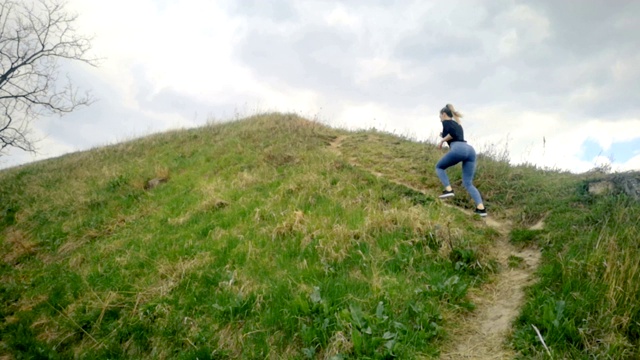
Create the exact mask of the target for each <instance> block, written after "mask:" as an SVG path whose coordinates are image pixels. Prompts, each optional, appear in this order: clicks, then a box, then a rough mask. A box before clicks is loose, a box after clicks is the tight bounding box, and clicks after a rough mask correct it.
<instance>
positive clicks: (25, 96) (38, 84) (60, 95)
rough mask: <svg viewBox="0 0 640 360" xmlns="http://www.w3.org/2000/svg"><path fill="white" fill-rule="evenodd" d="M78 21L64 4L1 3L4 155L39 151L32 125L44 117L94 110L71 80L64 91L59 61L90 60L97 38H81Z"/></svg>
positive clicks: (49, 0)
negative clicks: (10, 151) (6, 151)
mask: <svg viewBox="0 0 640 360" xmlns="http://www.w3.org/2000/svg"><path fill="white" fill-rule="evenodd" d="M76 19H77V16H76V15H75V14H69V13H67V12H66V10H65V3H64V2H59V0H0V156H2V151H3V150H4V149H6V148H11V147H13V148H18V149H22V150H24V151H32V152H33V151H35V147H34V144H33V140H32V139H31V138H30V129H31V127H30V125H31V122H32V121H35V120H36V119H37V118H39V117H40V116H44V115H50V114H60V115H62V114H64V113H69V112H72V111H74V110H75V109H77V108H78V107H79V106H85V105H89V104H90V103H91V102H92V101H93V99H92V97H91V95H90V94H89V93H88V92H86V93H83V94H80V93H79V92H78V89H76V88H75V87H74V86H73V84H72V82H71V80H70V79H68V78H67V83H65V84H64V85H63V86H59V84H58V83H59V82H58V71H59V65H58V61H59V60H60V61H80V62H84V63H86V64H89V65H91V66H95V65H96V62H97V60H96V59H94V58H90V57H89V51H90V50H91V39H90V38H87V37H83V36H80V35H78V34H77V33H76V29H75V28H74V26H73V25H74V23H75V22H76Z"/></svg>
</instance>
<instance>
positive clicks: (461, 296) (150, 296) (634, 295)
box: [0, 114, 640, 359]
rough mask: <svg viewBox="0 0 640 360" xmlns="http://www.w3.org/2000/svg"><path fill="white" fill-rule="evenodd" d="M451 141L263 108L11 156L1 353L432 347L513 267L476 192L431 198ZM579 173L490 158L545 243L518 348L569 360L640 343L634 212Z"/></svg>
mask: <svg viewBox="0 0 640 360" xmlns="http://www.w3.org/2000/svg"><path fill="white" fill-rule="evenodd" d="M338 139H339V140H340V148H339V150H338V151H336V149H335V148H334V146H332V145H335V144H336V141H337V140H338ZM441 155H442V152H440V151H438V150H437V149H436V148H435V146H434V145H432V144H426V143H418V142H415V141H411V140H410V139H405V138H402V137H398V136H395V135H391V134H386V133H381V132H377V131H375V130H371V131H360V132H347V131H343V130H339V129H332V128H328V127H326V126H323V125H321V124H318V123H315V122H311V121H308V120H305V119H302V118H299V117H297V116H295V115H283V114H264V115H259V116H254V117H251V118H247V119H244V120H240V121H235V122H231V123H225V124H217V125H211V126H207V127H203V128H199V129H193V130H184V131H175V132H169V133H164V134H159V135H154V136H150V137H147V138H143V139H139V140H135V141H131V142H127V143H122V144H118V145H115V146H109V147H104V148H99V149H94V150H91V151H87V152H81V153H76V154H72V155H68V156H64V157H61V158H57V159H53V160H48V161H44V162H39V163H36V164H31V165H27V166H22V167H19V168H14V169H8V170H4V171H1V172H0V358H3V359H5V358H6V359H21V358H52V359H57V358H60V359H62V358H87V359H107V358H109V359H115V358H136V359H169V358H177V359H196V358H198V359H235V358H246V359H253V358H274V359H278V358H299V359H304V358H327V359H329V358H333V359H340V358H345V359H346V358H354V359H355V358H358V359H362V358H392V357H398V358H434V357H438V356H439V354H440V352H441V351H442V349H443V348H445V347H447V344H449V343H451V342H452V341H456V339H455V338H454V337H453V334H454V333H455V331H453V330H454V329H456V327H457V326H459V324H460V323H461V322H463V321H465V319H469V318H472V317H473V314H474V311H475V309H476V305H477V304H476V303H475V302H474V296H471V295H470V294H471V293H481V292H482V291H483V288H484V286H485V285H487V284H491V283H492V282H494V281H495V278H496V276H498V274H500V273H503V272H505V271H508V269H507V268H505V267H504V266H501V265H500V264H499V263H497V262H496V259H495V258H494V257H493V256H492V253H491V252H490V251H489V250H488V249H490V248H491V246H493V245H492V244H494V243H495V241H496V239H498V238H499V237H501V236H502V235H501V234H500V232H499V231H497V230H496V229H494V228H492V227H490V226H487V225H486V224H485V222H484V221H482V220H481V219H479V218H475V217H472V216H469V215H467V214H466V213H464V212H462V211H460V209H470V208H472V205H471V200H470V199H469V198H468V197H467V196H466V194H465V193H464V191H458V192H457V194H456V198H455V200H454V201H453V202H452V204H453V205H454V207H450V206H445V204H443V203H442V202H440V201H439V200H437V194H438V193H439V192H440V191H441V189H440V185H439V184H438V180H437V177H436V176H435V174H434V170H433V168H434V166H435V162H436V161H437V159H438V158H439V157H440V156H441ZM450 175H451V177H452V180H453V182H454V187H455V188H456V189H460V190H461V189H462V186H461V180H460V169H459V168H457V169H452V170H451V171H450ZM154 178H160V179H163V180H164V181H163V182H162V183H160V184H159V185H158V186H157V187H153V188H149V187H148V186H147V182H148V181H149V180H150V179H154ZM586 181H588V178H587V177H586V176H584V175H572V174H568V173H562V172H558V171H549V170H540V169H536V168H535V167H533V166H518V167H513V166H510V165H509V164H508V162H507V161H506V159H505V157H504V156H503V155H501V154H484V155H482V156H481V157H480V160H479V168H478V174H477V180H476V185H477V187H478V188H479V189H480V191H481V192H482V194H483V196H484V197H485V198H486V204H487V207H488V209H489V212H490V216H491V217H492V218H494V219H496V220H498V221H503V222H505V223H509V224H511V225H510V228H509V229H510V232H509V238H510V240H511V242H512V244H514V245H515V246H522V247H525V246H527V247H535V248H537V249H540V251H541V252H542V256H543V258H542V259H543V260H542V264H541V265H540V267H539V269H538V272H537V274H536V275H537V281H536V283H535V285H533V286H531V287H529V288H528V290H527V293H526V300H525V304H524V305H523V306H522V309H521V314H520V316H519V317H518V318H517V319H516V321H515V323H514V328H513V329H514V330H513V332H512V335H511V336H510V337H509V338H508V339H506V346H507V347H510V348H512V349H513V350H514V352H515V353H518V354H519V355H517V356H518V357H521V358H527V359H531V358H534V359H535V358H539V359H543V358H547V357H546V356H548V355H547V350H546V349H545V348H544V346H543V344H542V343H541V342H540V340H539V338H538V336H537V335H536V332H535V331H534V329H533V327H532V325H533V326H535V327H536V328H537V329H539V330H540V333H541V336H542V337H543V339H544V340H545V343H546V345H547V346H548V348H549V351H550V352H551V353H552V354H553V357H554V358H589V357H594V358H614V359H626V358H637V357H639V356H640V352H639V351H638V348H639V346H640V278H639V277H640V271H639V269H638V268H639V267H640V260H639V259H640V256H639V255H640V249H639V247H638V243H637V241H638V235H637V234H638V230H639V225H638V219H640V206H639V205H638V204H637V203H634V202H632V201H631V200H630V199H628V198H627V197H626V196H624V195H615V194H614V195H610V196H603V197H593V196H591V195H589V194H588V192H587V191H586V189H585V184H586ZM540 221H544V224H545V227H544V229H542V230H530V226H531V225H533V224H536V223H539V222H540ZM514 263H515V265H514V266H517V259H514Z"/></svg>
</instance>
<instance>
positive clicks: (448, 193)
mask: <svg viewBox="0 0 640 360" xmlns="http://www.w3.org/2000/svg"><path fill="white" fill-rule="evenodd" d="M461 118H462V114H461V113H459V112H457V111H456V110H455V109H454V107H453V105H451V104H447V105H446V106H445V107H444V108H442V110H440V121H442V134H441V136H442V141H440V144H439V145H438V149H442V145H443V144H444V143H445V142H446V143H447V144H449V152H448V153H447V154H446V155H444V156H443V157H442V159H440V161H438V163H437V164H436V174H438V178H440V181H441V182H442V185H444V191H443V192H442V195H440V199H446V198H449V197H452V196H454V193H453V189H452V188H451V184H450V183H449V177H448V176H447V173H446V171H445V170H446V169H447V168H449V167H451V166H453V165H455V164H457V163H459V162H462V184H463V185H464V187H465V188H466V189H467V192H468V193H469V195H471V197H472V198H473V201H475V203H476V209H475V211H474V212H475V213H476V214H478V215H480V216H482V217H484V216H487V210H486V209H485V208H484V204H483V203H482V197H481V196H480V192H479V191H478V189H476V187H475V186H473V176H474V174H475V171H476V151H475V150H474V148H473V147H472V146H471V145H469V144H467V142H466V141H465V140H464V131H463V130H462V126H461V125H460V119H461Z"/></svg>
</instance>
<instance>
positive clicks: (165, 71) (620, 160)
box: [0, 0, 640, 172]
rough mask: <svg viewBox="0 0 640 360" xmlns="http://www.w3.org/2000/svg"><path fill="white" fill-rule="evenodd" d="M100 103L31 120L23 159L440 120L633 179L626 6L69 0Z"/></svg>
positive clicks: (519, 158) (635, 142) (639, 50)
mask: <svg viewBox="0 0 640 360" xmlns="http://www.w3.org/2000/svg"><path fill="white" fill-rule="evenodd" d="M67 7H68V9H69V10H70V11H71V12H75V13H77V14H78V15H79V18H78V22H77V29H78V31H79V32H80V33H82V34H86V35H88V36H93V37H94V40H93V53H94V54H95V55H96V56H98V57H101V58H103V60H102V61H101V63H100V66H99V67H97V68H92V67H89V66H87V65H85V64H80V63H79V64H65V65H64V68H63V70H64V71H65V72H68V73H69V75H70V76H71V77H72V78H73V80H74V82H75V83H76V84H77V85H79V86H81V87H82V88H84V89H90V90H91V91H92V93H93V95H94V96H95V97H96V98H97V99H98V101H97V102H95V103H94V104H93V105H91V106H90V107H86V108H82V109H80V110H77V111H76V112H74V113H72V114H70V115H67V116H64V117H62V118H59V117H50V118H41V119H40V120H39V121H38V122H36V123H35V124H34V125H35V128H34V135H35V136H36V137H38V138H40V139H41V141H40V142H39V143H38V148H39V153H38V154H37V155H36V156H33V155H30V154H25V153H23V152H20V151H12V152H10V153H9V154H8V155H5V156H2V157H0V167H8V166H14V165H17V164H21V163H25V162H29V161H34V160H38V159H44V158H48V157H53V156H59V155H61V154H64V153H68V152H73V151H79V150H85V149H90V148H93V147H97V146H103V145H107V144H113V143H116V142H119V141H123V140H128V139H131V138H134V137H138V136H143V135H146V134H149V133H153V132H158V131H164V130H167V129H173V128H187V127H193V126H201V125H203V124H205V123H207V122H208V121H213V120H215V121H226V120H229V119H233V118H235V117H237V116H241V117H242V116H246V115H251V114H254V113H256V112H264V111H283V112H296V113H298V114H300V115H302V116H305V117H308V118H316V119H318V120H320V121H322V122H324V123H326V124H329V125H331V126H336V127H343V128H348V129H359V128H371V127H375V128H377V129H381V130H386V131H390V132H395V133H398V134H402V135H406V136H410V137H412V138H414V139H416V140H435V139H436V136H437V134H438V133H439V132H440V130H441V127H440V122H439V119H438V111H439V109H440V108H442V107H443V106H444V104H446V103H453V104H454V105H456V107H457V108H458V109H460V110H461V111H462V112H463V113H464V114H465V118H464V119H463V126H464V127H465V135H466V138H467V139H468V141H469V142H470V143H471V144H472V145H474V146H475V147H476V149H478V150H480V151H484V150H486V149H488V148H494V149H498V150H500V151H503V150H506V151H508V153H509V154H510V158H511V161H512V163H514V164H516V163H522V162H528V163H533V164H536V165H539V166H544V167H553V168H559V169H566V170H571V171H574V172H582V171H586V170H589V169H591V168H593V167H594V165H599V164H602V163H607V162H612V166H613V168H614V169H617V170H631V169H636V170H640V65H639V64H640V38H639V37H638V34H640V21H637V18H638V17H639V16H640V2H639V1H631V0H629V1H622V0H602V1H592V0H580V1H578V0H573V1H572V0H566V1H556V0H542V1H527V2H525V1H514V0H498V1H490V2H489V1H480V0H458V1H435V0H432V1H426V0H420V1H381V0H367V1H365V0H352V1H348V2H347V1H342V2H341V1H320V0H318V1H306V0H304V1H302V0H299V1H293V0H287V1H285V0H280V1H275V0H274V1H263V0H243V1H223V0H219V1H213V0H111V1H108V2H107V1H95V0H68V3H67Z"/></svg>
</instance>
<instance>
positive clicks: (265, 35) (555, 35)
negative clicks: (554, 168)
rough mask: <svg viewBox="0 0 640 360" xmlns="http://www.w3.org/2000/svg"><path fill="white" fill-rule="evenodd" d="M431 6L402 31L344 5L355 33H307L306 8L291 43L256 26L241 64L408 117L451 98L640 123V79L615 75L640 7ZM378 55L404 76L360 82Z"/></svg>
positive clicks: (632, 42) (269, 77) (380, 11)
mask: <svg viewBox="0 0 640 360" xmlns="http://www.w3.org/2000/svg"><path fill="white" fill-rule="evenodd" d="M280 4H281V3H280ZM404 4H405V5H406V4H407V3H404ZM430 5H432V6H431V7H429V6H425V7H424V9H423V8H417V9H410V10H412V11H415V12H416V13H414V14H409V15H412V16H410V18H408V19H407V20H406V23H403V22H402V21H403V20H402V19H401V18H399V14H403V15H407V14H406V13H403V11H408V10H406V9H403V8H402V7H401V6H400V5H397V3H396V4H394V5H387V6H388V7H385V6H384V5H382V4H376V5H372V6H370V7H367V6H366V5H363V4H361V3H349V4H344V3H343V4H342V6H344V7H345V8H346V9H347V10H348V11H349V12H350V13H352V14H358V15H360V18H361V19H363V20H362V21H363V24H362V26H361V27H360V28H359V29H356V30H354V29H343V28H340V27H333V26H329V25H325V24H324V23H322V22H317V21H316V22H313V23H306V22H305V21H304V20H303V19H308V18H309V17H306V18H305V16H304V15H307V16H308V15H309V14H303V13H300V11H302V10H301V9H300V8H298V9H297V11H298V13H297V15H296V17H295V18H289V20H288V21H289V25H291V24H293V25H294V26H293V27H294V28H295V29H296V30H295V31H292V32H291V33H289V34H287V33H284V32H283V31H281V30H282V29H274V28H271V27H270V26H272V25H273V24H271V25H269V24H266V23H263V22H255V23H251V22H250V23H249V31H248V33H247V36H246V37H245V38H244V39H243V40H242V41H241V43H240V44H239V46H238V50H237V56H238V59H239V61H241V62H242V63H243V64H245V65H247V66H248V67H250V68H251V69H253V71H254V74H255V75H256V76H257V77H258V78H261V79H264V80H266V81H269V82H272V81H273V82H276V83H278V82H280V83H286V84H287V85H289V86H295V87H299V88H307V89H312V90H315V91H318V92H319V93H320V94H322V95H323V96H324V98H325V99H326V101H327V102H334V101H336V100H339V99H345V98H347V99H349V100H351V101H356V102H363V101H366V102H369V101H373V102H376V103H380V104H381V105H389V106H392V107H411V106H417V105H419V104H422V103H424V101H425V99H431V98H433V99H436V98H437V99H441V98H443V99H444V98H447V99H457V100H456V101H459V102H461V103H466V104H472V105H473V104H477V105H488V104H510V105H513V106H517V107H522V108H527V109H535V110H544V111H550V112H554V111H566V112H572V113H575V114H576V117H577V118H581V117H584V116H588V115H589V114H591V115H593V114H600V112H601V111H603V110H602V109H610V110H609V111H610V113H609V115H611V116H612V117H615V116H621V115H623V114H630V113H633V112H636V113H637V111H638V109H639V102H638V101H637V100H638V99H637V95H634V94H637V93H638V88H637V84H638V83H639V82H640V79H639V78H637V77H638V75H637V74H638V73H637V72H636V73H635V74H629V77H631V79H627V80H625V81H621V80H620V79H617V78H615V77H614V75H613V72H612V67H613V65H614V62H615V61H616V60H617V59H619V58H620V57H628V56H639V51H640V50H639V41H638V40H637V39H636V38H635V37H636V34H638V33H640V25H639V24H640V22H637V21H634V20H633V17H634V16H635V15H637V14H640V3H637V2H636V3H633V2H605V1H589V2H580V3H579V4H577V3H575V2H557V1H550V0H547V1H542V2H534V3H530V2H515V3H514V2H511V1H502V2H499V3H493V2H492V3H480V4H478V3H475V2H474V3H468V2H465V1H460V2H458V3H457V5H455V6H454V5H451V4H449V5H446V4H442V3H439V2H438V3H431V4H430ZM447 6H449V7H447ZM452 6H454V7H452ZM517 6H527V7H530V8H532V9H533V10H535V11H536V13H533V14H531V13H530V12H527V11H524V16H525V19H524V20H522V19H520V18H518V17H517V16H516V17H513V16H512V15H513V13H514V11H515V13H516V15H517V14H518V11H522V8H517ZM329 8H330V7H329ZM525 10H526V9H525ZM526 16H530V18H526ZM411 21H413V22H414V23H413V24H411V23H410V22H411ZM528 21H531V23H529V22H528ZM545 22H547V23H548V32H549V33H548V36H546V37H545V36H544V33H542V31H544V24H545ZM405 25H410V26H405ZM412 26H413V30H409V31H407V29H412ZM394 29H395V30H396V32H394ZM509 35H513V39H512V41H513V44H511V45H512V46H513V51H512V52H509V51H506V52H505V51H504V49H502V48H501V46H503V41H505V37H507V36H509ZM375 57H382V58H386V59H388V60H390V61H393V62H395V63H396V64H397V65H398V66H400V68H401V71H402V73H403V74H404V75H405V76H398V75H396V74H395V73H388V74H383V75H381V76H379V77H377V78H375V77H374V78H372V79H369V80H368V81H365V82H358V80H357V78H356V76H355V74H356V73H357V72H358V71H359V70H360V69H359V65H360V64H359V63H358V62H359V61H360V60H362V59H370V58H375ZM587 87H591V88H595V89H596V90H597V91H598V92H600V93H601V95H600V96H599V97H597V98H596V99H593V100H592V101H588V102H585V101H578V100H575V99H573V96H574V94H575V93H576V92H579V91H580V90H581V89H585V88H587ZM451 101H453V100H451Z"/></svg>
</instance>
